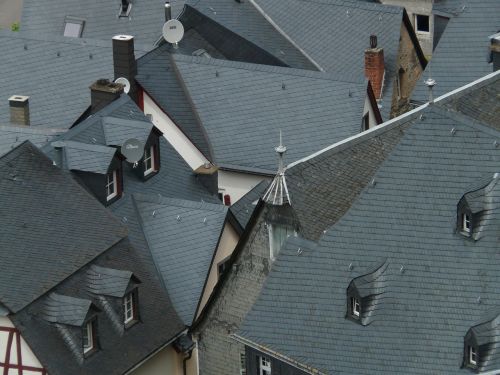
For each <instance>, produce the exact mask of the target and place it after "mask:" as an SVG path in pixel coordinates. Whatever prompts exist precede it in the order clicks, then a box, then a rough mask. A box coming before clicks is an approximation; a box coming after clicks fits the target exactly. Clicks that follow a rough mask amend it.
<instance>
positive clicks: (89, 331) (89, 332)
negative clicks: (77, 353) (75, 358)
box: [82, 320, 94, 354]
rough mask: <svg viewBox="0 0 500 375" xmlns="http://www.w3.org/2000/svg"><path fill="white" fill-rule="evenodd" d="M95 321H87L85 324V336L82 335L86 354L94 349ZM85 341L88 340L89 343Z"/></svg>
mask: <svg viewBox="0 0 500 375" xmlns="http://www.w3.org/2000/svg"><path fill="white" fill-rule="evenodd" d="M93 328H94V322H93V321H92V320H91V321H90V322H87V323H86V324H85V328H84V329H83V337H82V344H83V354H86V353H88V352H90V351H91V350H92V349H94V332H93ZM85 341H87V345H85Z"/></svg>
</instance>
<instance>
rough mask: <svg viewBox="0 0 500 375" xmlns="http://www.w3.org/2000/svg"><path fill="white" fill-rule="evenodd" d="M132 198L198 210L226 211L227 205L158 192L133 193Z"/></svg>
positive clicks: (137, 200) (138, 201) (139, 201)
mask: <svg viewBox="0 0 500 375" xmlns="http://www.w3.org/2000/svg"><path fill="white" fill-rule="evenodd" d="M133 196H134V199H135V201H136V202H137V203H141V202H144V203H156V204H158V205H162V206H170V207H172V206H174V207H183V208H194V209H200V210H203V209H205V210H210V211H214V212H224V211H228V207H227V206H225V205H223V204H218V203H211V202H205V201H203V200H201V201H195V200H190V199H184V198H172V197H164V196H162V195H160V194H158V195H157V196H151V195H146V194H142V193H134V194H133Z"/></svg>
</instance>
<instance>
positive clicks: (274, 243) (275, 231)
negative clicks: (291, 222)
mask: <svg viewBox="0 0 500 375" xmlns="http://www.w3.org/2000/svg"><path fill="white" fill-rule="evenodd" d="M268 228H269V250H270V256H271V260H275V259H276V257H277V256H278V253H279V252H280V250H281V248H282V246H283V244H284V243H285V241H286V239H287V237H289V236H290V235H292V234H295V231H294V229H293V228H292V227H291V226H288V225H282V224H269V226H268Z"/></svg>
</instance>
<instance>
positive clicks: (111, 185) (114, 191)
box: [106, 169, 118, 201]
mask: <svg viewBox="0 0 500 375" xmlns="http://www.w3.org/2000/svg"><path fill="white" fill-rule="evenodd" d="M117 195H118V172H117V170H116V169H115V170H114V171H111V172H109V173H108V174H107V175H106V199H107V200H108V201H110V200H111V199H113V198H114V197H116V196H117Z"/></svg>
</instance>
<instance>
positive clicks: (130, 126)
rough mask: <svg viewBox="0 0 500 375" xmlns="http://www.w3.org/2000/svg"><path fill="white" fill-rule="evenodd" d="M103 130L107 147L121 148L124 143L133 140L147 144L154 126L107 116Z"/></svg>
mask: <svg viewBox="0 0 500 375" xmlns="http://www.w3.org/2000/svg"><path fill="white" fill-rule="evenodd" d="M102 128H103V130H104V138H105V139H106V145H108V146H121V145H122V144H123V142H125V141H126V140H128V139H131V138H135V139H138V140H140V141H142V142H143V143H146V141H147V140H148V137H149V134H150V133H151V129H153V124H151V123H149V124H148V123H147V122H145V121H134V120H126V119H123V118H115V117H111V116H107V117H103V119H102Z"/></svg>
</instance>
